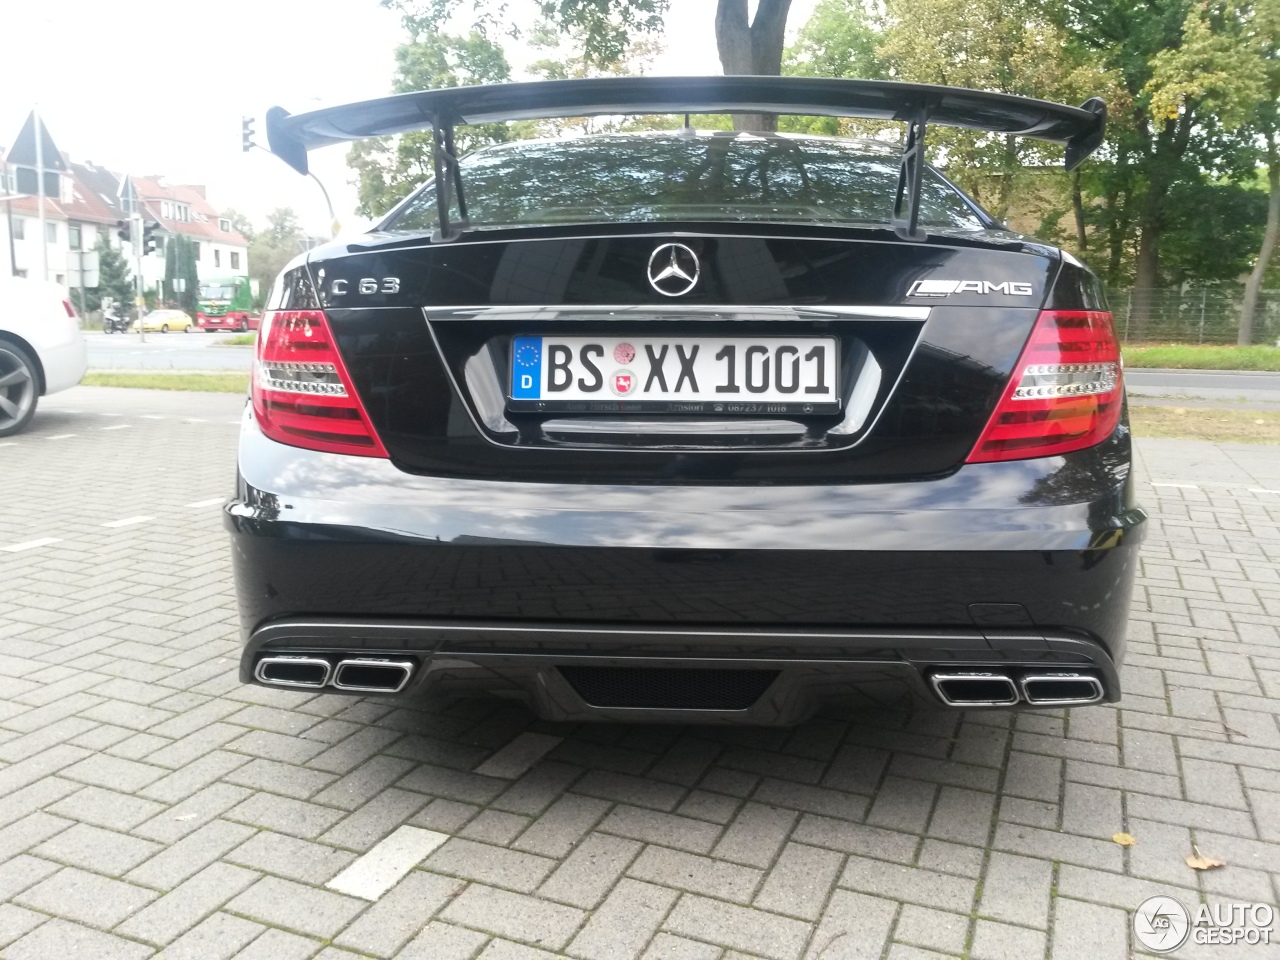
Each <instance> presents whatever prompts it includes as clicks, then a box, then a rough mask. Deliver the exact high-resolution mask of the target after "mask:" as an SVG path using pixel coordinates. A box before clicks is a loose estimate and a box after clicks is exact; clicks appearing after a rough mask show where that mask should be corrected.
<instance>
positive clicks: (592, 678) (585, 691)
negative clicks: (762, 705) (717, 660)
mask: <svg viewBox="0 0 1280 960" xmlns="http://www.w3.org/2000/svg"><path fill="white" fill-rule="evenodd" d="M779 672H780V671H778V670H727V669H701V668H696V667H689V668H686V667H582V666H563V667H560V673H561V675H562V676H563V677H564V678H565V680H567V681H568V682H569V685H570V686H571V687H573V689H574V690H575V691H577V693H578V696H580V697H582V699H583V700H585V701H586V702H587V703H589V704H590V705H591V706H593V707H642V708H643V707H648V708H650V709H665V710H746V709H747V708H748V707H750V706H751V705H752V704H754V703H755V702H756V701H757V700H759V699H760V697H761V695H762V694H763V693H764V692H765V690H767V689H768V688H769V685H770V684H772V683H773V681H774V680H775V679H777V676H778V674H779Z"/></svg>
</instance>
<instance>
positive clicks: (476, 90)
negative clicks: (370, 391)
mask: <svg viewBox="0 0 1280 960" xmlns="http://www.w3.org/2000/svg"><path fill="white" fill-rule="evenodd" d="M647 113H659V114H671V113H685V114H690V113H703V114H705V113H777V114H799V115H802V116H826V117H858V118H863V119H872V120H900V121H904V122H905V123H906V124H907V134H906V138H905V140H904V143H903V150H902V159H901V166H900V170H899V176H898V190H897V195H896V197H895V200H894V211H893V224H894V228H895V229H896V230H897V232H898V234H899V235H900V236H902V237H904V238H906V239H920V238H921V236H922V234H921V231H920V230H919V226H918V223H919V214H920V209H919V207H920V185H921V180H922V176H923V173H924V137H925V131H926V128H927V126H928V124H931V123H937V124H942V125H943V126H948V127H963V128H965V129H969V130H982V131H987V132H991V133H1001V134H1006V135H1012V136H1019V137H1034V138H1036V139H1038V140H1047V141H1049V142H1051V143H1061V144H1063V145H1064V146H1065V147H1066V160H1065V165H1066V169H1068V170H1073V169H1075V168H1076V167H1077V166H1079V164H1080V163H1082V162H1083V161H1084V160H1085V158H1086V157H1088V156H1089V155H1090V154H1091V153H1093V152H1094V151H1095V150H1096V149H1097V148H1098V146H1099V145H1100V144H1101V143H1102V137H1103V134H1104V132H1105V130H1106V122H1107V106H1106V104H1105V103H1103V101H1102V100H1100V99H1098V98H1097V97H1094V98H1092V99H1090V100H1088V101H1086V102H1085V103H1084V104H1083V105H1082V106H1079V107H1071V106H1067V105H1066V104H1061V103H1053V102H1050V101H1048V100H1034V99H1031V98H1030V97H1017V96H1012V95H1010V94H1006V93H985V92H983V91H981V90H967V89H964V88H961V87H942V86H934V85H932V84H923V83H899V82H896V81H887V80H840V79H833V78H825V77H757V76H728V77H718V76H710V77H602V78H592V79H587V80H543V81H536V82H532V83H504V84H493V85H487V86H466V87H447V88H444V89H440V90H423V91H419V92H416V93H402V94H397V95H395V96H390V97H381V98H379V99H377V100H363V101H360V102H358V103H349V104H343V105H341V106H336V107H326V108H323V109H320V110H312V111H310V112H308V113H300V114H296V115H291V114H290V113H289V112H288V111H286V110H284V109H283V108H281V107H272V108H271V109H270V110H268V111H267V116H266V128H267V142H268V144H269V145H270V148H271V152H272V153H274V154H275V155H276V156H278V157H280V159H282V160H284V161H285V162H286V163H287V164H289V166H291V167H293V169H295V170H297V171H298V172H299V173H302V174H305V173H307V172H308V165H307V151H308V150H311V149H313V148H315V147H323V146H328V145H330V144H334V143H343V142H345V141H350V140H360V139H363V138H365V137H381V136H386V135H388V134H395V133H405V132H407V131H410V130H426V129H430V130H431V131H432V142H433V147H434V149H433V166H434V169H435V183H436V200H437V203H438V205H439V220H440V230H439V231H438V239H442V240H448V239H453V238H454V237H455V236H456V235H457V232H458V228H459V227H464V226H465V221H466V206H465V203H464V202H463V199H462V180H461V175H460V172H459V168H458V161H457V157H456V155H455V152H454V146H453V128H454V127H455V126H458V125H459V124H477V123H497V122H502V121H508V120H545V119H549V118H552V117H585V116H609V115H615V114H647ZM446 168H448V174H451V176H449V175H446ZM450 181H452V182H453V184H454V185H455V186H456V188H457V190H458V202H459V204H458V205H459V212H460V213H461V214H462V220H463V222H462V223H461V224H455V225H454V228H453V229H451V228H450V225H449V219H448V207H449V190H450Z"/></svg>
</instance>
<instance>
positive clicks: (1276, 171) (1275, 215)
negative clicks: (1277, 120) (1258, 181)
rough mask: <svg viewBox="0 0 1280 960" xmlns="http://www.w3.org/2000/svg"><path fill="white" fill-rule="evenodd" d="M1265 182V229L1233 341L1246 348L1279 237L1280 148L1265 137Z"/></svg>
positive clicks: (1245, 286) (1245, 289) (1245, 291)
mask: <svg viewBox="0 0 1280 960" xmlns="http://www.w3.org/2000/svg"><path fill="white" fill-rule="evenodd" d="M1267 160H1268V166H1267V182H1268V184H1269V185H1270V197H1269V202H1268V203H1267V229H1266V232H1264V233H1263V235H1262V249H1261V250H1260V251H1259V252H1258V260H1257V262H1256V263H1254V265H1253V272H1252V273H1250V274H1249V279H1248V280H1247V281H1245V285H1244V303H1243V304H1242V305H1241V307H1240V333H1239V335H1238V336H1237V337H1236V343H1237V344H1239V345H1240V346H1242V347H1247V346H1249V344H1251V343H1252V342H1253V315H1254V313H1255V312H1256V311H1257V309H1258V292H1259V291H1260V290H1261V289H1262V278H1263V277H1264V276H1265V275H1266V272H1267V267H1268V265H1269V264H1270V263H1271V255H1272V254H1273V253H1275V249H1276V240H1277V239H1278V238H1280V151H1278V150H1277V145H1276V141H1275V138H1274V137H1270V138H1268V140H1267Z"/></svg>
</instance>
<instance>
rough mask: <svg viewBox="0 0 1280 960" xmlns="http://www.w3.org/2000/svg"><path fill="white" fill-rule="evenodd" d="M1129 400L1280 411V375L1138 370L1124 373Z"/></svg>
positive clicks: (1214, 371)
mask: <svg viewBox="0 0 1280 960" xmlns="http://www.w3.org/2000/svg"><path fill="white" fill-rule="evenodd" d="M1124 381H1125V387H1126V389H1127V390H1128V392H1129V396H1130V397H1139V398H1145V397H1151V398H1169V399H1172V398H1182V397H1188V398H1193V399H1196V400H1202V401H1204V400H1213V401H1219V402H1220V403H1222V404H1223V405H1226V406H1236V405H1241V406H1250V407H1252V406H1264V407H1267V406H1270V405H1272V404H1274V405H1275V406H1276V407H1278V408H1280V373H1263V372H1260V371H1254V370H1135V369H1129V370H1126V371H1125V372H1124Z"/></svg>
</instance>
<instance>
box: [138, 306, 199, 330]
mask: <svg viewBox="0 0 1280 960" xmlns="http://www.w3.org/2000/svg"><path fill="white" fill-rule="evenodd" d="M138 322H139V325H140V326H141V327H142V329H143V330H146V331H147V332H151V331H152V330H159V331H160V332H161V333H168V332H169V331H170V330H182V331H185V332H186V333H191V331H193V330H195V328H196V325H195V322H194V321H193V320H192V319H191V318H190V317H189V316H187V315H186V314H185V313H183V312H182V311H181V310H152V311H151V312H150V313H148V314H147V315H146V316H145V317H143V318H142V319H141V320H140V321H138Z"/></svg>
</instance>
